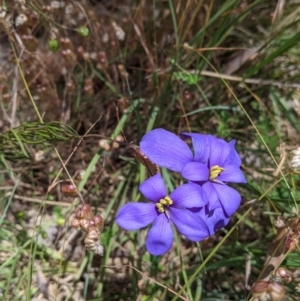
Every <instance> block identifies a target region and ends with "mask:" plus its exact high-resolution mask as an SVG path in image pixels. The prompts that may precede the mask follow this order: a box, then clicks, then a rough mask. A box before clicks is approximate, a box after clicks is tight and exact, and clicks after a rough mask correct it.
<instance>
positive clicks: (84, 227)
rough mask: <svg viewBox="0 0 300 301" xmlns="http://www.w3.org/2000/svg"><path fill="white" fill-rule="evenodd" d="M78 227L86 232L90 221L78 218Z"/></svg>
mask: <svg viewBox="0 0 300 301" xmlns="http://www.w3.org/2000/svg"><path fill="white" fill-rule="evenodd" d="M79 225H80V229H81V230H82V231H84V232H88V231H89V228H90V221H89V220H87V219H81V220H79Z"/></svg>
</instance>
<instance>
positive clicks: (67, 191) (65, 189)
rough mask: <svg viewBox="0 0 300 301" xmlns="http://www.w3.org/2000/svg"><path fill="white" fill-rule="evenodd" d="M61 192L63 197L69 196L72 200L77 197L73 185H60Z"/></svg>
mask: <svg viewBox="0 0 300 301" xmlns="http://www.w3.org/2000/svg"><path fill="white" fill-rule="evenodd" d="M61 192H62V193H63V194H64V195H65V196H70V197H72V198H76V197H78V190H77V188H76V186H74V185H73V184H64V185H62V186H61Z"/></svg>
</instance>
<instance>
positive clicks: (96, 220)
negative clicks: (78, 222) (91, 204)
mask: <svg viewBox="0 0 300 301" xmlns="http://www.w3.org/2000/svg"><path fill="white" fill-rule="evenodd" d="M92 221H93V222H94V225H95V227H97V228H98V229H99V230H100V231H102V230H103V224H104V222H103V218H102V216H101V215H95V216H94V217H93V219H92Z"/></svg>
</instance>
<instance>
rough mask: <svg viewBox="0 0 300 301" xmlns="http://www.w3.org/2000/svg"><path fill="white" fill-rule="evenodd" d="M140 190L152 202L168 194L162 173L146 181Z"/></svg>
mask: <svg viewBox="0 0 300 301" xmlns="http://www.w3.org/2000/svg"><path fill="white" fill-rule="evenodd" d="M139 190H140V192H141V193H142V195H143V196H144V197H145V198H147V199H148V200H150V201H152V202H158V201H159V200H160V199H163V198H164V197H165V196H166V195H167V189H166V186H165V183H164V180H163V178H162V177H161V175H160V174H157V175H155V176H153V177H151V178H149V179H147V180H146V181H144V182H143V183H142V184H141V185H140V187H139Z"/></svg>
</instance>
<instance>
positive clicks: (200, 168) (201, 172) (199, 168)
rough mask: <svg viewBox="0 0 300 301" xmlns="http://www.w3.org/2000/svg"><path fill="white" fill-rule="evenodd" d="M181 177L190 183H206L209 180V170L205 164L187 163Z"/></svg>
mask: <svg viewBox="0 0 300 301" xmlns="http://www.w3.org/2000/svg"><path fill="white" fill-rule="evenodd" d="M181 175H182V176H183V177H184V178H186V179H188V180H190V181H207V180H208V178H209V170H208V167H207V165H206V164H203V163H200V162H188V163H187V164H185V166H184V167H183V169H182V171H181Z"/></svg>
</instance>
